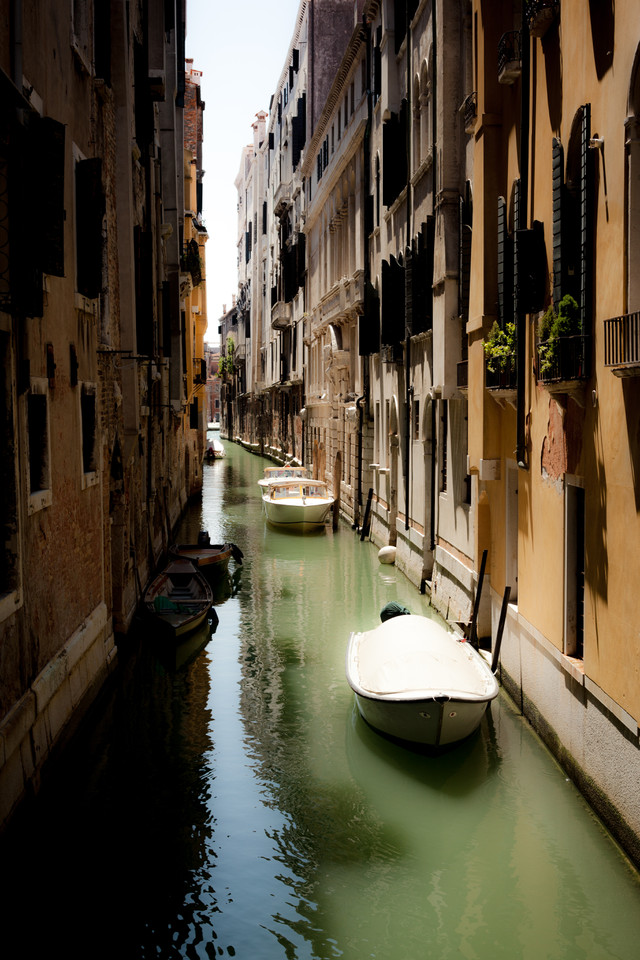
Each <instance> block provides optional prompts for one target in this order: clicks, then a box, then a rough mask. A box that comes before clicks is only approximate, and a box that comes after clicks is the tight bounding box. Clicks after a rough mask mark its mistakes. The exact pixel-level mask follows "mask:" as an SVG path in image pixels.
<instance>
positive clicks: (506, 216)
mask: <svg viewBox="0 0 640 960" xmlns="http://www.w3.org/2000/svg"><path fill="white" fill-rule="evenodd" d="M472 15H473V24H474V39H475V42H474V51H475V59H474V85H475V94H476V98H477V100H476V104H477V106H476V117H475V127H474V138H475V144H474V179H473V198H474V218H473V242H472V253H471V284H470V307H469V321H468V325H467V332H468V336H469V466H470V471H471V473H472V475H473V476H474V482H475V483H476V484H477V525H476V529H477V542H476V547H475V554H476V563H477V564H478V563H479V562H480V558H481V556H482V553H483V551H484V550H487V551H488V563H487V571H488V575H489V579H490V590H491V598H492V613H493V617H492V619H493V633H494V636H495V632H496V626H497V623H498V620H499V614H500V609H501V605H502V601H503V597H504V591H505V588H506V587H509V588H510V592H511V594H510V598H509V600H510V603H509V605H508V607H507V615H506V624H505V631H504V638H503V641H502V649H501V664H502V679H503V681H504V683H505V686H507V688H508V689H510V691H511V692H512V694H513V695H514V696H515V697H516V699H517V701H518V702H520V703H522V705H523V709H524V712H525V714H526V715H527V716H529V717H530V718H531V719H532V721H533V722H534V724H535V726H536V727H537V729H538V730H539V731H540V732H541V733H542V735H543V737H544V738H545V740H546V741H547V742H548V743H549V744H550V745H551V746H552V747H553V749H554V750H555V751H556V753H557V754H558V755H559V756H560V758H561V759H562V760H563V762H564V763H565V764H566V765H567V766H568V768H569V769H570V770H571V772H572V775H573V776H574V777H575V779H576V781H577V782H578V783H579V784H580V786H581V787H582V788H583V790H584V791H585V793H586V794H587V796H588V797H589V798H590V799H591V800H592V802H594V803H595V805H596V807H597V809H598V810H599V812H600V813H601V814H602V815H603V817H604V819H605V821H606V822H607V823H608V824H609V826H610V827H611V828H612V829H613V831H614V833H615V834H616V835H617V836H618V837H620V838H621V839H622V840H623V842H624V843H625V845H626V847H627V849H630V850H632V851H633V850H635V852H636V853H637V852H638V850H639V848H640V801H639V797H638V791H637V782H638V773H639V771H640V754H639V752H638V723H639V721H640V668H639V663H638V648H639V628H638V610H637V604H638V598H637V592H636V584H637V582H638V573H639V571H640V555H639V551H638V542H639V538H638V531H639V517H638V507H639V498H638V489H639V488H638V468H639V466H640V459H639V458H640V448H639V435H638V423H639V421H638V410H639V409H640V408H639V401H640V380H638V376H639V375H640V339H639V337H638V333H639V331H640V327H639V320H640V315H639V314H638V312H637V311H638V309H639V307H640V303H639V296H638V281H637V280H636V274H637V273H638V268H639V267H640V254H639V250H638V241H637V239H636V235H637V227H636V225H635V223H636V221H637V209H636V208H637V192H638V188H637V181H638V146H637V129H638V120H639V116H640V83H639V79H638V63H639V60H640V43H639V41H640V21H639V20H638V7H637V4H635V3H633V2H630V0H629V2H623V3H617V4H616V5H615V10H614V8H613V7H612V6H611V5H607V4H590V5H585V4H583V3H579V2H577V0H563V2H562V3H559V2H533V3H526V4H523V5H520V4H516V3H514V4H511V3H503V4H497V3H483V2H474V3H473V14H472ZM494 324H495V326H494Z"/></svg>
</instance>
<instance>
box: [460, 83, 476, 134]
mask: <svg viewBox="0 0 640 960" xmlns="http://www.w3.org/2000/svg"><path fill="white" fill-rule="evenodd" d="M460 111H461V113H462V115H463V117H464V129H465V132H466V133H473V131H474V130H475V126H476V119H477V117H478V94H477V93H476V92H475V90H474V92H473V93H470V94H469V95H468V96H467V97H465V98H464V100H463V101H462V106H461V107H460Z"/></svg>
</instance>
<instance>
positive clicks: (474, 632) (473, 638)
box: [469, 550, 489, 650]
mask: <svg viewBox="0 0 640 960" xmlns="http://www.w3.org/2000/svg"><path fill="white" fill-rule="evenodd" d="M488 552H489V551H488V550H483V551H482V563H481V564H480V576H479V577H478V589H477V590H476V599H475V603H474V604H473V616H472V617H471V630H470V632H469V643H470V644H471V645H472V646H473V647H475V648H476V650H477V649H478V610H479V609H480V597H481V595H482V581H483V580H484V568H485V567H486V565H487V554H488Z"/></svg>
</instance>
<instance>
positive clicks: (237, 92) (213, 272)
mask: <svg viewBox="0 0 640 960" xmlns="http://www.w3.org/2000/svg"><path fill="white" fill-rule="evenodd" d="M299 5H300V0H276V2H265V0H226V2H221V0H187V43H186V55H187V57H189V58H193V68H194V69H195V70H201V71H202V82H201V87H200V89H201V94H202V99H203V100H204V102H205V110H204V140H203V144H202V166H203V169H204V171H205V176H204V180H203V202H202V206H203V211H202V212H203V219H204V223H205V226H206V228H207V233H208V235H209V239H208V241H207V245H206V257H207V264H206V266H207V315H208V318H209V327H208V334H207V339H208V340H209V341H211V342H216V341H217V339H218V320H219V318H220V317H221V316H222V307H223V304H226V306H227V309H230V307H231V297H232V295H233V294H235V293H237V289H238V274H237V264H236V240H237V232H238V219H237V210H236V204H237V200H238V194H237V192H236V188H235V186H234V180H235V178H236V176H237V173H238V170H239V169H240V158H241V155H242V148H243V147H244V146H246V145H247V144H249V143H252V142H253V130H252V129H251V124H252V123H253V121H254V120H255V115H256V113H257V112H258V110H268V109H269V101H270V99H271V96H272V94H274V93H275V90H276V86H277V83H278V80H279V79H280V74H281V72H282V68H283V67H284V66H285V62H284V61H285V57H286V55H287V52H288V49H289V44H290V42H291V37H292V35H293V30H294V26H295V23H296V15H297V13H298V7H299Z"/></svg>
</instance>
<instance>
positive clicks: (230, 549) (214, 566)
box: [169, 530, 244, 575]
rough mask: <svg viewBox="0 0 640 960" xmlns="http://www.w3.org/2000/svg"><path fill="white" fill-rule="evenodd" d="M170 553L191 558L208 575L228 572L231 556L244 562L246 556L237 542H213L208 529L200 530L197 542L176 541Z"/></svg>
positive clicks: (174, 555)
mask: <svg viewBox="0 0 640 960" xmlns="http://www.w3.org/2000/svg"><path fill="white" fill-rule="evenodd" d="M169 553H170V555H171V556H172V557H176V558H177V557H181V558H182V559H185V560H189V561H190V562H191V563H192V564H193V565H194V566H195V567H197V568H198V569H199V570H200V572H201V573H205V574H207V575H211V574H215V575H217V574H218V573H223V572H226V570H227V568H228V566H229V560H231V558H233V559H234V560H235V561H236V563H242V558H243V556H244V554H243V552H242V550H241V549H240V547H238V546H236V544H235V543H211V540H210V538H209V534H208V532H207V531H206V530H201V531H200V533H199V534H198V542H197V543H174V544H173V546H171V547H170V548H169Z"/></svg>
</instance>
